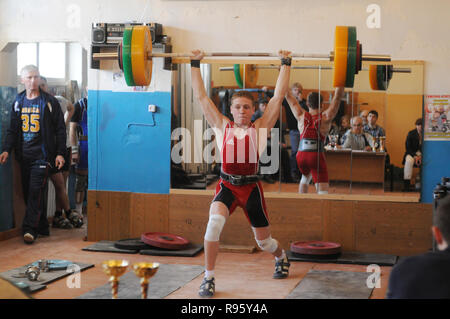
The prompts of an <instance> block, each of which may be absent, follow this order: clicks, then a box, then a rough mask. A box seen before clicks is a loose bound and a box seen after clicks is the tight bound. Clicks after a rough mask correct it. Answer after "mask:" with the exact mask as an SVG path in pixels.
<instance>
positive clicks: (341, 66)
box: [333, 26, 348, 87]
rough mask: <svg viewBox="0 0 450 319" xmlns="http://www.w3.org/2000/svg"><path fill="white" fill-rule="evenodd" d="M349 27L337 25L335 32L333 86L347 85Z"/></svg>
mask: <svg viewBox="0 0 450 319" xmlns="http://www.w3.org/2000/svg"><path fill="white" fill-rule="evenodd" d="M347 47H348V27H345V26H336V30H335V33H334V72H333V87H338V86H345V79H346V77H347Z"/></svg>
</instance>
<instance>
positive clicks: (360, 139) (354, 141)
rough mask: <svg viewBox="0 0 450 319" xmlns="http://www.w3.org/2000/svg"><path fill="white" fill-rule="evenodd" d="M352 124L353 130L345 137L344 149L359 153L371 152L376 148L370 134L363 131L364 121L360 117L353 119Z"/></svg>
mask: <svg viewBox="0 0 450 319" xmlns="http://www.w3.org/2000/svg"><path fill="white" fill-rule="evenodd" d="M350 124H351V126H352V128H351V130H349V131H347V133H345V135H344V138H343V139H344V143H343V144H342V148H351V149H352V150H357V151H370V150H372V147H374V145H375V144H374V141H373V138H372V136H371V135H370V134H368V133H364V132H363V130H362V127H363V120H362V118H361V117H359V116H354V117H352V119H351V121H350Z"/></svg>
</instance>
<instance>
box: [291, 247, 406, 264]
mask: <svg viewBox="0 0 450 319" xmlns="http://www.w3.org/2000/svg"><path fill="white" fill-rule="evenodd" d="M287 256H288V258H289V260H290V261H305V262H316V263H335V264H354V265H371V264H376V265H378V266H393V265H395V264H396V262H397V259H398V256H395V255H386V254H367V253H358V252H343V253H341V254H340V255H339V256H333V257H332V258H325V257H320V258H314V257H311V256H308V255H300V254H296V253H293V252H292V251H290V250H288V251H287Z"/></svg>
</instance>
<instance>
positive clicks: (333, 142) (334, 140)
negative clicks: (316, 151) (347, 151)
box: [329, 134, 339, 150]
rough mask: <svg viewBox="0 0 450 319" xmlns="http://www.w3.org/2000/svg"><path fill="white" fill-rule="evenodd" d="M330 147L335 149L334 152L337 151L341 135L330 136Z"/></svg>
mask: <svg viewBox="0 0 450 319" xmlns="http://www.w3.org/2000/svg"><path fill="white" fill-rule="evenodd" d="M329 138H330V146H331V147H332V148H333V150H337V140H338V138H339V135H334V134H330V135H329Z"/></svg>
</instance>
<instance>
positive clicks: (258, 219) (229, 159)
mask: <svg viewBox="0 0 450 319" xmlns="http://www.w3.org/2000/svg"><path fill="white" fill-rule="evenodd" d="M192 53H193V55H194V56H193V57H191V67H192V68H191V76H192V88H193V91H194V96H195V97H196V99H197V100H198V101H199V102H200V105H201V108H202V111H203V114H204V116H205V118H206V120H207V121H208V123H209V125H210V126H211V127H212V128H213V129H214V130H215V131H216V136H217V140H218V141H221V143H218V144H219V150H220V156H221V158H222V170H221V178H220V180H219V183H218V184H217V187H216V192H215V196H214V199H213V200H212V203H211V206H210V210H209V221H208V224H207V227H206V232H205V237H204V249H205V277H204V279H203V282H202V284H201V285H200V290H199V295H200V296H201V297H212V296H213V295H214V293H215V279H214V268H215V264H216V259H217V255H218V251H219V238H220V234H221V232H222V229H223V227H224V225H225V222H226V220H227V218H228V217H229V216H230V215H231V214H232V213H233V211H234V210H235V209H236V207H237V206H240V207H241V208H242V209H243V210H244V212H245V214H246V217H247V219H248V220H249V222H250V224H251V226H252V230H253V233H254V236H255V239H256V242H257V243H258V246H259V247H260V248H261V249H262V250H264V251H267V252H269V253H271V254H272V255H274V256H275V273H274V274H273V278H275V279H280V278H286V277H287V276H288V272H289V266H290V264H289V260H288V258H287V256H286V253H285V251H284V250H283V249H282V248H281V247H280V244H279V243H278V241H276V240H275V239H273V238H272V236H271V233H270V226H269V220H268V214H267V210H266V204H265V200H264V194H263V189H262V185H261V183H260V181H259V179H258V175H257V173H258V158H259V155H258V149H264V147H260V148H258V145H259V144H258V142H260V143H264V144H262V145H265V144H266V143H267V138H264V140H259V133H260V132H264V130H267V131H268V132H270V129H271V128H273V126H274V125H275V123H276V121H277V119H278V116H279V113H280V107H281V103H282V102H283V99H284V96H285V94H286V92H287V91H288V89H289V76H290V69H291V67H290V65H291V58H290V56H289V55H290V52H289V51H280V52H279V56H280V59H281V68H280V73H279V76H278V79H277V83H276V87H275V92H274V96H273V98H272V99H270V101H269V103H268V105H267V107H266V109H265V112H264V114H263V116H262V117H260V118H258V119H257V120H255V122H251V118H252V115H253V113H254V112H255V106H254V101H253V97H252V95H251V94H250V93H249V92H246V91H238V92H236V93H235V94H234V95H233V96H232V98H231V107H230V111H231V114H232V116H233V121H232V120H230V119H229V118H227V117H226V116H224V115H223V114H222V113H220V111H219V110H218V109H217V107H216V105H215V104H214V103H213V102H212V100H211V99H210V98H209V97H208V96H207V94H206V90H205V87H204V84H203V80H202V77H201V73H200V60H201V59H202V58H203V57H204V54H203V52H201V51H198V50H196V51H193V52H192ZM269 134H270V133H269ZM266 136H267V135H266ZM261 138H262V139H263V137H261Z"/></svg>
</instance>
